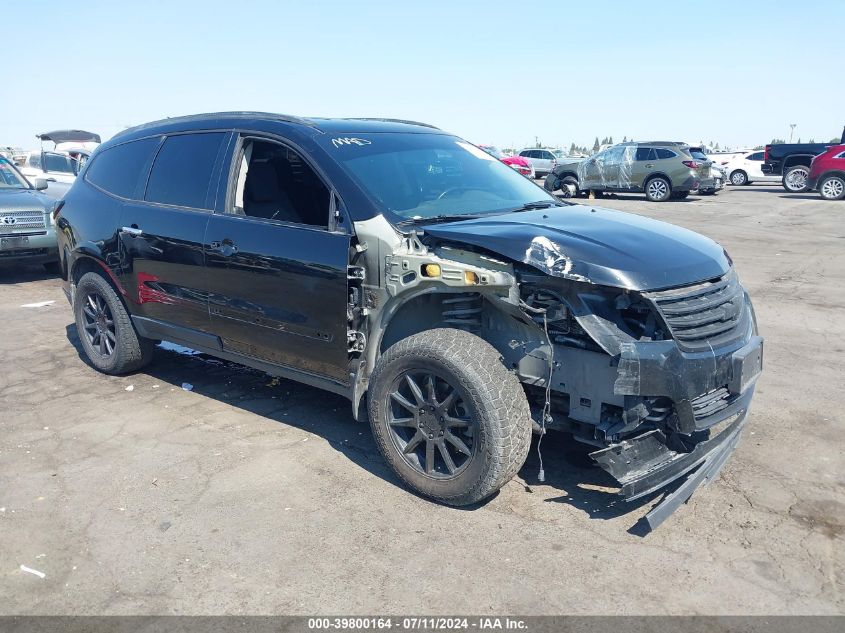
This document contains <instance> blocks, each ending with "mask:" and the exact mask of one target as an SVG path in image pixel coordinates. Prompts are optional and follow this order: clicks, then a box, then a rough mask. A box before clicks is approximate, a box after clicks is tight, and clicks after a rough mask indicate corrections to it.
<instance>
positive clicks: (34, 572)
mask: <svg viewBox="0 0 845 633" xmlns="http://www.w3.org/2000/svg"><path fill="white" fill-rule="evenodd" d="M21 571H25V572H26V573H28V574H32V575H33V576H38V577H39V578H41V579H42V580H43V579H44V578H46V577H47V574H45V573H44V572H43V571H38V570H37V569H32V568H31V567H27V566H26V565H21Z"/></svg>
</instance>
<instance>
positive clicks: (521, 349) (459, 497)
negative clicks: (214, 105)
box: [55, 113, 762, 526]
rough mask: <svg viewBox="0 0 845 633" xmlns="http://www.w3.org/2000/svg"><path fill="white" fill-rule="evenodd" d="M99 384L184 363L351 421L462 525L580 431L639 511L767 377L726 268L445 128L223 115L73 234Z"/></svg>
mask: <svg viewBox="0 0 845 633" xmlns="http://www.w3.org/2000/svg"><path fill="white" fill-rule="evenodd" d="M55 216H56V218H57V226H58V228H59V247H60V249H59V250H60V254H61V261H62V271H63V276H64V278H65V279H66V284H65V289H66V292H67V294H68V297H69V299H70V301H71V304H72V306H73V310H74V315H75V319H76V327H77V331H78V334H79V337H80V339H81V341H82V345H83V347H84V349H85V352H86V354H87V356H88V358H89V359H90V361H91V363H92V364H93V365H94V366H95V367H97V368H98V369H99V370H101V371H103V372H106V373H109V374H120V373H125V372H130V371H134V370H137V369H139V368H141V367H143V366H144V365H145V364H146V363H147V362H149V361H150V359H151V358H152V356H153V346H154V345H155V343H156V342H157V341H161V340H167V341H172V342H175V343H179V344H182V345H185V346H189V347H191V348H194V349H196V350H199V351H202V352H205V353H207V354H212V355H215V356H217V357H221V358H224V359H229V360H232V361H237V362H239V363H243V364H245V365H249V366H252V367H255V368H259V369H261V370H264V371H266V372H268V373H270V374H273V375H278V376H284V377H287V378H292V379H294V380H298V381H301V382H304V383H307V384H310V385H316V386H319V387H322V388H325V389H328V390H330V391H333V392H336V393H340V394H343V395H345V396H347V397H348V398H349V399H350V401H351V402H352V411H353V415H355V416H356V417H358V413H359V408H360V407H359V404H360V402H361V400H362V397H363V396H364V394H366V395H367V402H368V406H369V419H370V424H371V426H372V430H373V433H374V435H375V438H376V440H377V443H378V446H379V449H380V450H381V452H382V454H383V455H384V458H385V459H386V460H387V461H388V462H389V463H390V465H391V466H392V467H393V469H394V470H395V472H396V474H397V475H398V476H399V477H400V478H401V479H402V480H403V481H404V482H405V483H406V484H407V485H408V486H410V487H411V488H413V489H414V490H416V491H418V492H420V493H422V494H424V495H427V496H429V497H432V498H434V499H436V500H438V501H441V502H444V503H448V504H454V505H465V504H470V503H474V502H478V501H480V500H482V499H484V498H486V497H488V496H489V495H491V494H492V493H494V492H495V491H496V490H497V489H498V488H500V487H501V486H502V485H503V484H504V483H505V482H507V481H508V480H509V479H510V478H511V477H513V475H514V474H515V473H516V472H517V471H518V470H519V469H520V467H521V466H522V464H523V462H524V461H525V458H526V455H527V453H528V449H529V445H530V441H531V434H532V430H533V431H534V432H535V433H543V432H545V431H546V430H548V429H555V430H560V431H566V432H568V433H570V434H571V435H572V436H573V437H574V438H575V439H576V440H577V441H579V442H581V443H583V444H585V445H587V446H589V447H591V448H592V452H591V453H590V455H591V456H592V457H593V459H594V460H595V461H596V462H597V463H598V465H599V466H601V467H602V468H603V469H605V470H606V471H607V472H609V473H610V474H611V475H613V476H614V477H615V478H616V479H617V480H618V481H619V483H620V486H621V488H620V492H621V494H622V495H624V496H625V497H626V498H628V499H635V498H637V497H641V496H643V495H645V494H648V493H649V492H652V491H654V490H657V489H659V488H661V487H663V486H665V485H666V484H668V483H669V482H672V481H674V480H676V479H678V478H680V477H682V476H686V480H685V481H684V482H683V483H682V484H680V485H679V486H678V487H677V488H676V489H675V490H674V491H673V492H672V493H671V494H670V495H669V496H668V497H667V498H666V499H665V500H664V501H663V503H662V504H661V505H659V506H657V507H656V508H655V509H654V510H652V512H651V513H650V514H649V515H648V517H647V518H648V520H649V522H650V524H651V525H652V526H654V525H656V524H657V523H659V522H660V521H661V520H663V518H665V516H666V515H667V514H668V513H669V512H671V510H672V509H674V508H675V507H677V506H678V505H679V504H680V503H682V502H683V501H684V500H686V499H687V498H688V497H689V496H690V495H691V494H692V492H693V490H694V489H695V488H696V487H697V486H698V485H699V484H701V483H703V482H706V481H708V480H710V479H712V478H713V477H714V476H715V474H716V473H717V472H718V470H719V468H720V467H721V466H722V464H723V463H724V462H725V460H726V459H727V458H728V456H729V455H730V453H731V452H732V450H733V448H734V446H735V445H736V443H737V441H738V439H739V435H740V432H741V430H742V427H743V425H744V424H745V419H746V414H747V411H748V408H749V405H750V401H751V397H752V394H753V391H754V384H755V381H756V379H757V377H758V375H759V374H760V371H761V369H762V339H761V338H760V337H759V336H758V335H757V327H756V323H755V318H754V311H753V309H752V306H751V302H750V300H749V298H748V295H747V294H746V292H745V290H744V289H743V287H742V286H741V285H740V282H739V279H738V278H737V274H736V272H735V271H734V269H733V266H732V263H731V260H730V258H729V257H728V255H727V253H726V252H725V251H724V250H723V249H722V247H721V246H719V245H718V244H716V243H715V242H713V241H711V240H709V239H707V238H705V237H702V236H700V235H697V234H695V233H692V232H690V231H687V230H684V229H681V228H678V227H675V226H671V225H668V224H664V223H661V222H657V221H654V220H649V219H645V218H642V217H638V216H636V215H628V214H625V213H620V212H617V211H611V210H607V209H601V208H593V207H588V206H581V205H570V204H567V203H563V202H561V201H559V200H557V199H556V198H554V197H553V196H551V195H550V194H548V193H547V192H545V191H544V190H543V189H542V188H540V187H537V186H536V185H534V184H533V183H532V182H530V181H529V180H527V179H526V178H523V177H522V176H520V175H519V174H518V173H516V172H515V171H514V170H512V169H511V168H509V167H508V166H507V165H504V164H502V163H500V162H499V161H498V160H496V159H494V158H493V157H491V156H490V155H489V154H487V153H486V152H484V151H482V150H480V149H478V148H476V147H475V146H473V145H471V144H469V143H467V142H465V141H463V140H462V139H460V138H457V137H455V136H452V135H450V134H447V133H445V132H442V131H440V130H438V129H435V128H432V127H430V126H426V125H422V124H418V123H411V122H404V121H394V120H383V119H379V120H376V119H300V118H295V117H287V116H280V115H272V114H261V113H221V114H209V115H200V116H191V117H184V118H175V119H168V120H165V121H161V122H157V123H151V124H148V125H143V126H140V127H136V128H133V129H130V130H126V131H124V132H122V133H120V134H119V135H117V136H116V137H114V138H113V139H111V140H110V141H108V142H106V143H104V144H102V145H101V146H100V147H99V148H98V149H97V151H96V152H95V153H94V155H93V156H92V157H91V159H90V161H89V162H88V164H87V165H86V166H85V168H84V170H83V171H82V173H81V174H80V176H79V178H77V180H76V182H75V184H74V185H73V187H72V188H71V189H70V191H69V192H68V193H67V195H66V197H65V199H64V201H63V203H62V205H61V206H60V208H59V209H58V210H57V212H56V214H55Z"/></svg>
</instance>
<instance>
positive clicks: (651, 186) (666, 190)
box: [645, 176, 672, 202]
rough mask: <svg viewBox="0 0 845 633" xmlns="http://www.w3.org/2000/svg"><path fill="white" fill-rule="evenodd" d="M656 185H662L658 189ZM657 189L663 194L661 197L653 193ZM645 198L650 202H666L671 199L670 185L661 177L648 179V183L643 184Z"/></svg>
mask: <svg viewBox="0 0 845 633" xmlns="http://www.w3.org/2000/svg"><path fill="white" fill-rule="evenodd" d="M657 183H663V187H662V188H660V187H659V185H658V184H657ZM658 188H660V190H661V191H662V192H663V193H662V194H661V195H658V194H657V192H656V191H653V190H656V189H658ZM645 197H646V198H648V200H649V201H650V202H665V201H666V200H669V199H671V197H672V183H671V182H669V180H668V179H666V178H664V177H663V176H654V177H653V178H649V179H648V182H646V184H645Z"/></svg>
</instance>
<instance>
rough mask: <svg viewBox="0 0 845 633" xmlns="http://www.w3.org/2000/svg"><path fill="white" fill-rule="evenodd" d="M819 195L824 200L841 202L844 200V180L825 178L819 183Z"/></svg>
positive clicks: (837, 177) (834, 177)
mask: <svg viewBox="0 0 845 633" xmlns="http://www.w3.org/2000/svg"><path fill="white" fill-rule="evenodd" d="M819 195H820V196H821V197H822V198H824V199H825V200H842V199H843V198H845V178H843V177H842V176H825V177H824V178H822V179H821V181H820V182H819Z"/></svg>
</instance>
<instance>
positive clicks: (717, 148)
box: [713, 143, 719, 152]
mask: <svg viewBox="0 0 845 633" xmlns="http://www.w3.org/2000/svg"><path fill="white" fill-rule="evenodd" d="M713 149H715V150H716V151H717V152H718V151H719V144H718V143H716V144H715V145H713Z"/></svg>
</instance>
